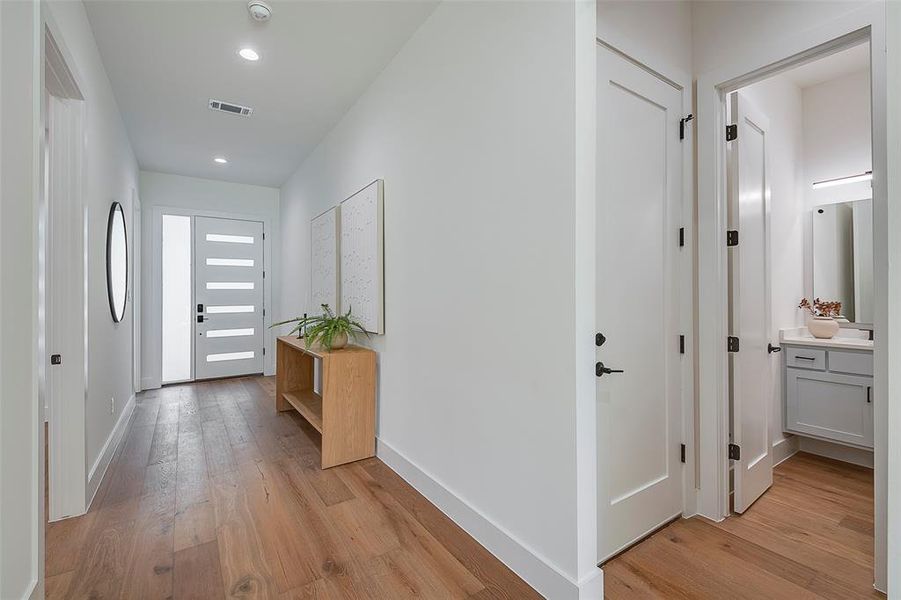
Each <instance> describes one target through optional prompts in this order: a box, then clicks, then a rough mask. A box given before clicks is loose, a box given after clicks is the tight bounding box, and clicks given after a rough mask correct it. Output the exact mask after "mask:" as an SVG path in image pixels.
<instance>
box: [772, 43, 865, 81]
mask: <svg viewBox="0 0 901 600" xmlns="http://www.w3.org/2000/svg"><path fill="white" fill-rule="evenodd" d="M869 66H870V44H869V43H864V44H858V45H857V46H853V47H851V48H848V49H847V50H842V51H841V52H836V53H835V54H830V55H829V56H827V57H825V58H821V59H818V60H814V61H812V62H809V63H806V64H803V65H801V66H800V67H796V68H794V69H791V70H789V71H785V73H783V75H784V76H785V77H788V79H789V80H791V81H793V82H794V83H795V85H797V86H798V87H799V88H802V89H803V88H806V87H810V86H812V85H817V84H818V83H823V82H826V81H829V80H830V79H837V78H839V77H842V76H844V75H850V74H851V73H856V72H857V71H862V70H864V69H866V68H868V67H869Z"/></svg>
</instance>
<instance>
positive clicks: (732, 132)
mask: <svg viewBox="0 0 901 600" xmlns="http://www.w3.org/2000/svg"><path fill="white" fill-rule="evenodd" d="M735 139H738V125H726V141H727V142H731V141H732V140H735Z"/></svg>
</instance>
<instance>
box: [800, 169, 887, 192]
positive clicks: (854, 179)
mask: <svg viewBox="0 0 901 600" xmlns="http://www.w3.org/2000/svg"><path fill="white" fill-rule="evenodd" d="M872 179H873V171H866V172H865V173H861V174H860V175H848V176H847V177H836V178H835V179H824V180H823V181H814V182H813V189H815V190H821V189H823V188H830V187H835V186H837V185H846V184H849V183H859V182H861V181H871V180H872Z"/></svg>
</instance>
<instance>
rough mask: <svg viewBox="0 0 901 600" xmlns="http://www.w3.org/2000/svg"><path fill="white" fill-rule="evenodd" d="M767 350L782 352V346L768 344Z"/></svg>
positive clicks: (769, 352) (770, 352)
mask: <svg viewBox="0 0 901 600" xmlns="http://www.w3.org/2000/svg"><path fill="white" fill-rule="evenodd" d="M766 351H767V354H772V353H773V352H782V347H781V346H774V345H772V344H767V345H766Z"/></svg>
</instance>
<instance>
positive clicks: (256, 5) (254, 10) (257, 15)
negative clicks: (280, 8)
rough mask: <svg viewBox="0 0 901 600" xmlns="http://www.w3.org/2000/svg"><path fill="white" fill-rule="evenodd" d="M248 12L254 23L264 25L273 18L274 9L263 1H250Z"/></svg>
mask: <svg viewBox="0 0 901 600" xmlns="http://www.w3.org/2000/svg"><path fill="white" fill-rule="evenodd" d="M247 11H248V12H249V13H250V16H251V18H253V20H254V21H258V22H260V23H264V22H266V21H268V20H269V19H270V17H272V8H271V7H270V6H269V5H268V4H266V3H265V2H263V0H250V2H248V3H247Z"/></svg>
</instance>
